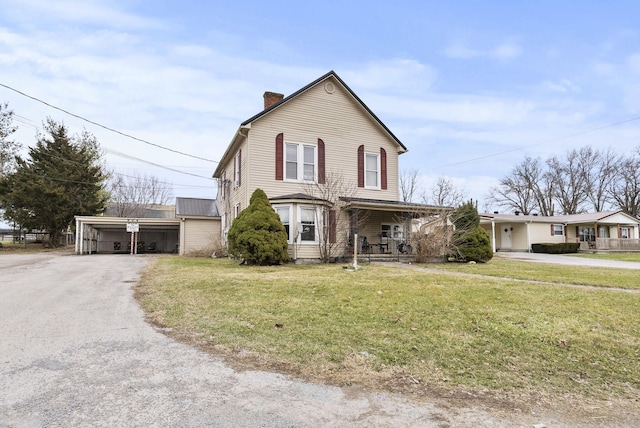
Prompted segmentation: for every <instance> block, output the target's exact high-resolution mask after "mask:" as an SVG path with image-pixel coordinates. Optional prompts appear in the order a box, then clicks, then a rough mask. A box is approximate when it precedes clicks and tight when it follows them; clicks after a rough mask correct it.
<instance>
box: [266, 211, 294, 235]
mask: <svg viewBox="0 0 640 428" xmlns="http://www.w3.org/2000/svg"><path fill="white" fill-rule="evenodd" d="M271 208H273V210H274V211H275V212H276V214H278V217H280V213H278V208H280V209H287V210H288V211H289V222H288V224H289V232H288V233H287V242H288V243H289V244H291V243H293V240H292V238H291V220H293V216H292V214H293V210H292V208H293V207H292V205H290V204H275V205H271ZM280 222H281V223H282V217H280ZM282 224H283V225H284V226H285V231H286V229H287V227H286V224H285V223H282Z"/></svg>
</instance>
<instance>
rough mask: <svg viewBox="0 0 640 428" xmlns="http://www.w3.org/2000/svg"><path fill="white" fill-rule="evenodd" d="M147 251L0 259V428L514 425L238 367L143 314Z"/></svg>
mask: <svg viewBox="0 0 640 428" xmlns="http://www.w3.org/2000/svg"><path fill="white" fill-rule="evenodd" d="M150 257H151V256H122V255H94V256H72V255H59V254H55V253H44V254H33V255H28V254H26V255H12V254H8V255H6V254H5V255H0V426H3V427H70V426H105V427H107V426H108V427H114V426H140V427H142V426H144V427H147V426H159V427H160V426H162V427H173V426H180V427H201V426H215V427H239V426H242V427H307V426H308V427H324V426H326V427H329V426H330V427H335V426H341V427H349V426H352V427H356V426H357V427H370V426H375V427H402V426H406V427H408V426H423V427H448V426H457V427H467V426H468V427H478V426H482V427H484V426H498V427H499V426H521V424H520V422H521V421H518V422H516V421H515V420H505V419H504V418H499V420H498V418H494V416H493V415H492V414H490V413H488V412H485V411H481V410H478V409H474V408H471V407H466V408H451V407H449V406H447V405H446V403H444V402H440V401H434V402H431V403H423V402H421V403H417V402H412V401H409V400H407V399H406V398H404V397H401V396H396V395H390V394H374V393H365V392H359V391H358V390H356V389H343V388H337V387H329V386H323V385H314V384H308V383H303V382H299V381H296V380H293V379H291V378H288V377H286V376H282V375H278V374H272V373H265V372H258V371H245V372H236V371H234V370H232V369H230V368H228V367H226V366H225V365H224V364H223V363H222V362H221V361H220V360H218V359H216V358H214V357H211V356H209V355H207V354H205V353H202V352H200V351H198V350H196V349H193V348H190V347H188V346H186V345H183V344H180V343H177V342H174V341H173V340H171V339H170V338H168V337H167V336H165V335H163V334H162V333H161V332H158V331H156V330H155V329H154V328H153V327H151V326H150V325H148V324H146V323H145V322H144V318H143V317H144V315H143V313H142V311H141V309H140V308H139V307H138V305H137V303H136V302H135V300H134V299H133V292H132V290H131V286H132V285H133V284H134V283H135V282H136V280H137V278H138V275H139V273H140V271H141V269H142V268H143V267H144V266H145V264H146V263H147V262H148V261H149V260H151V258H150ZM523 416H524V418H523V419H524V420H528V421H531V415H528V416H527V415H523ZM533 421H534V422H535V420H533ZM538 422H539V421H538ZM544 422H547V423H549V422H550V421H548V420H547V421H544ZM551 422H554V423H553V424H552V425H547V426H558V424H557V423H555V422H557V421H551ZM524 426H533V424H532V423H527V424H526V425H524Z"/></svg>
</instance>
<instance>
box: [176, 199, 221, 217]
mask: <svg viewBox="0 0 640 428" xmlns="http://www.w3.org/2000/svg"><path fill="white" fill-rule="evenodd" d="M182 216H184V217H220V213H219V212H218V205H217V204H216V200H215V199H198V198H176V217H182Z"/></svg>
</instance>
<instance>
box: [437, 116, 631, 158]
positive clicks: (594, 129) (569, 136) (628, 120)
mask: <svg viewBox="0 0 640 428" xmlns="http://www.w3.org/2000/svg"><path fill="white" fill-rule="evenodd" d="M636 120H640V116H638V117H632V118H631V119H626V120H622V121H620V122H615V123H610V124H608V125H603V126H599V127H597V128H593V129H588V130H586V131H580V132H577V133H575V134H571V135H565V136H564V137H558V138H555V139H553V140H549V141H545V142H543V143H541V144H551V143H556V142H558V141H562V140H567V139H569V138H574V137H578V136H580V135H584V134H590V133H592V132H596V131H600V130H602V129H606V128H612V127H614V126H618V125H623V124H625V123H629V122H634V121H636ZM534 145H537V144H529V145H527V146H524V147H519V148H517V149H511V150H505V151H503V152H498V153H492V154H489V155H485V156H480V157H477V158H473V159H467V160H463V161H460V162H455V163H450V164H447V165H442V166H441V168H447V167H450V166H457V165H462V164H464V163H469V162H475V161H478V160H482V159H487V158H492V157H495V156H500V155H505V154H507V153H513V152H517V151H520V150H524V149H525V148H527V147H532V146H534Z"/></svg>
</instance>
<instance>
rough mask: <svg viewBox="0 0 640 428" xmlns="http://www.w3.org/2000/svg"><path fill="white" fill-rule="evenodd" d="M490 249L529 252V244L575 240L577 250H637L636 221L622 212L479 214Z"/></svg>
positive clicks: (639, 247) (639, 249)
mask: <svg viewBox="0 0 640 428" xmlns="http://www.w3.org/2000/svg"><path fill="white" fill-rule="evenodd" d="M480 218H481V220H480V225H481V226H482V227H483V228H484V229H485V230H486V231H487V232H488V233H489V236H490V237H491V245H492V247H493V251H494V252H496V251H531V244H542V243H562V242H579V243H580V250H597V251H640V239H639V238H640V236H639V232H638V225H639V224H640V221H639V220H638V219H636V218H634V217H632V216H630V215H628V214H625V213H623V212H622V211H614V212H601V213H594V214H572V215H562V216H551V217H545V216H536V215H514V214H499V213H494V214H480Z"/></svg>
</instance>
